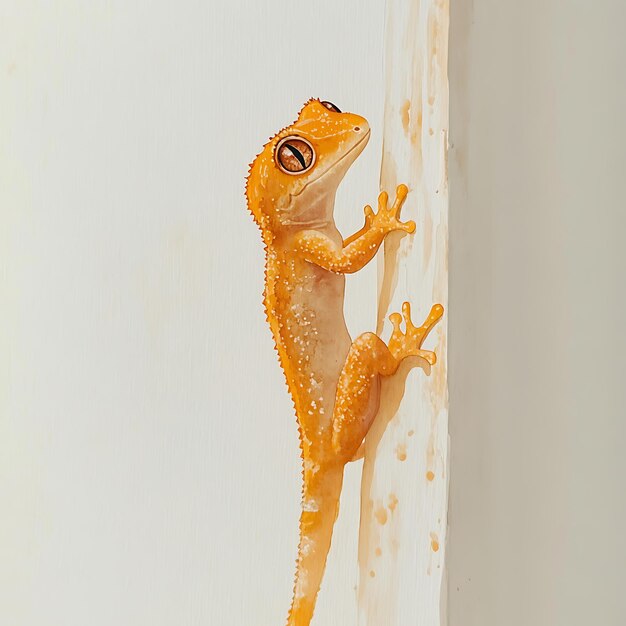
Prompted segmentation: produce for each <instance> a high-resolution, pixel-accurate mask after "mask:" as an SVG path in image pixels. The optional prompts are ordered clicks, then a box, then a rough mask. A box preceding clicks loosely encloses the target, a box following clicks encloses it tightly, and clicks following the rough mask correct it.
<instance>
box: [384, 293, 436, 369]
mask: <svg viewBox="0 0 626 626" xmlns="http://www.w3.org/2000/svg"><path fill="white" fill-rule="evenodd" d="M442 316H443V306H441V304H435V305H434V306H433V308H432V309H431V310H430V314H429V315H428V317H427V318H426V320H425V321H424V323H423V324H422V325H421V326H419V327H416V326H414V324H413V321H412V320H411V305H410V304H409V303H408V302H404V303H403V304H402V315H400V313H392V314H391V315H390V316H389V321H390V322H391V324H392V325H393V332H392V333H391V338H390V339H389V344H388V345H389V350H390V352H391V353H392V354H393V356H394V357H395V358H396V359H397V360H398V361H401V360H402V359H405V358H406V357H409V356H417V357H420V358H422V359H424V360H425V361H427V362H428V363H429V364H430V365H434V364H435V363H436V362H437V356H436V355H435V353H434V352H431V351H430V350H422V349H421V348H422V344H423V343H424V341H425V340H426V337H428V334H429V333H430V331H431V330H432V329H433V328H434V327H435V325H436V324H437V322H438V321H439V320H440V319H441V317H442ZM403 318H404V324H405V332H404V333H403V332H402V330H401V329H400V325H401V324H402V319H403Z"/></svg>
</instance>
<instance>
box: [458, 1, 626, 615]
mask: <svg viewBox="0 0 626 626" xmlns="http://www.w3.org/2000/svg"><path fill="white" fill-rule="evenodd" d="M451 19H452V23H451V30H450V59H451V64H450V81H451V83H450V84H451V122H450V128H451V135H450V140H451V143H452V146H453V147H452V150H451V153H450V163H451V166H450V181H451V182H450V188H451V205H450V226H451V228H450V307H449V312H450V316H449V324H450V335H449V337H450V350H449V359H450V420H451V423H450V435H451V441H452V445H451V450H452V457H451V459H452V462H451V472H450V475H451V482H450V489H451V492H450V511H449V521H450V535H449V539H450V540H449V544H448V568H449V594H450V596H449V618H450V620H449V623H450V626H502V625H506V626H589V625H591V624H598V625H602V626H623V624H625V623H626V596H625V594H624V591H623V582H624V563H626V536H625V534H624V520H626V498H625V497H624V491H625V490H624V479H625V477H626V455H625V454H624V442H625V441H626V392H625V389H626V386H625V385H624V380H623V378H624V353H625V352H626V332H624V320H626V297H625V295H624V270H625V269H626V256H625V253H624V233H625V232H626V194H625V192H624V163H625V162H626V124H625V123H624V111H626V81H625V80H624V62H625V61H626V39H625V38H624V23H625V22H626V4H625V3H624V2H620V1H619V0H615V1H610V0H601V1H596V2H582V1H578V0H571V1H570V2H564V1H558V0H533V1H531V2H517V1H514V0H498V1H488V0H473V2H453V3H452V16H451Z"/></svg>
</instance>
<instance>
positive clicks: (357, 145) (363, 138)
mask: <svg viewBox="0 0 626 626" xmlns="http://www.w3.org/2000/svg"><path fill="white" fill-rule="evenodd" d="M371 132H372V131H371V129H369V128H368V130H367V133H365V135H363V137H362V138H361V139H359V141H357V142H356V143H355V144H354V145H353V146H352V148H350V150H348V152H346V153H345V154H344V155H343V156H342V157H341V158H339V159H337V161H335V162H334V163H331V164H330V165H329V166H328V167H327V168H326V169H325V170H324V171H323V172H321V173H320V175H319V176H316V177H315V178H314V179H313V180H310V181H309V182H308V183H306V185H304V187H302V189H300V191H299V192H298V193H294V194H291V197H292V198H295V197H297V196H299V195H300V194H301V193H302V192H303V191H304V190H305V189H306V188H307V187H308V186H309V185H312V184H313V183H316V182H317V181H318V180H320V179H321V178H323V177H324V176H325V175H326V174H327V173H328V172H329V171H330V170H332V169H333V168H334V167H336V166H337V165H339V163H341V162H342V161H343V160H344V159H346V158H347V157H348V156H349V155H351V154H352V153H353V152H354V151H355V150H356V149H357V148H358V147H359V146H361V145H363V143H365V142H367V140H368V139H369V137H370V134H371Z"/></svg>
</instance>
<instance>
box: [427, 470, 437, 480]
mask: <svg viewBox="0 0 626 626" xmlns="http://www.w3.org/2000/svg"><path fill="white" fill-rule="evenodd" d="M426 480H428V481H433V480H435V474H434V472H431V471H430V470H428V471H427V472H426Z"/></svg>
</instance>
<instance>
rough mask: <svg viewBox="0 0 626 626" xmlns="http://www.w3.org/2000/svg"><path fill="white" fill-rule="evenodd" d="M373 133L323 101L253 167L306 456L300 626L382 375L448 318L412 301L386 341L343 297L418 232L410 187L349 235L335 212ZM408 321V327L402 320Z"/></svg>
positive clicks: (291, 619)
mask: <svg viewBox="0 0 626 626" xmlns="http://www.w3.org/2000/svg"><path fill="white" fill-rule="evenodd" d="M369 137H370V127H369V124H368V122H367V120H366V119H365V118H363V117H361V116H359V115H356V114H353V113H346V112H342V111H341V110H340V109H339V108H338V107H337V106H335V105H334V104H332V103H331V102H328V101H321V100H319V99H311V100H309V101H307V102H306V103H305V105H304V106H303V108H302V109H301V110H300V111H299V113H298V117H297V119H296V121H295V122H294V123H293V124H291V125H290V126H287V127H286V128H284V129H282V130H281V131H279V132H278V133H277V134H276V135H274V136H273V137H272V138H270V140H269V142H268V143H267V144H266V145H265V146H264V148H263V150H262V151H261V152H260V153H259V154H258V155H257V157H256V158H255V159H254V161H253V163H252V164H251V165H250V170H249V175H248V177H247V180H246V199H247V205H248V209H249V211H250V212H251V214H252V216H253V218H254V221H255V222H256V224H257V226H258V227H259V229H260V231H261V237H262V241H263V244H264V249H265V290H264V306H265V313H266V317H267V321H268V323H269V326H270V329H271V332H272V335H273V338H274V342H275V347H276V351H277V352H278V359H279V363H280V366H281V367H282V370H283V372H284V375H285V379H286V383H287V387H288V390H289V393H290V395H291V398H292V400H293V404H294V408H295V413H296V417H297V423H298V431H299V440H300V449H301V450H300V452H301V459H302V479H303V480H302V484H303V486H302V499H301V515H300V541H299V546H298V555H297V564H296V574H295V582H294V589H293V597H292V602H291V607H290V609H289V613H288V617H287V625H288V626H309V624H310V623H311V620H312V618H313V613H314V609H315V603H316V599H317V596H318V592H319V590H320V586H321V582H322V578H323V574H324V569H325V567H326V560H327V556H328V552H329V550H330V545H331V539H332V533H333V526H334V523H335V520H336V518H337V515H338V511H339V498H340V494H341V487H342V481H343V474H344V468H345V466H346V464H347V463H349V462H350V461H353V460H356V459H358V458H360V457H361V456H362V450H363V445H364V444H363V442H364V439H365V437H366V435H367V433H368V430H369V428H370V426H371V425H372V423H373V421H374V419H375V417H376V414H377V412H378V408H379V402H380V386H381V378H382V377H387V376H392V375H393V374H394V373H395V372H396V370H397V369H398V367H399V365H400V363H401V362H402V361H403V360H404V359H406V358H408V357H417V358H418V359H421V360H422V363H427V364H428V366H432V365H434V364H435V362H436V356H435V353H434V352H432V351H428V350H423V349H422V344H423V342H424V340H425V339H426V338H427V337H428V334H429V333H430V331H431V330H432V328H433V327H434V326H435V324H436V323H437V322H438V321H439V319H440V318H441V317H442V315H443V307H442V306H441V305H440V304H435V305H434V306H433V307H432V309H431V311H430V313H429V315H428V317H427V318H426V320H425V321H424V323H423V324H422V325H421V326H415V325H414V324H413V322H412V319H411V308H410V304H409V303H408V302H404V303H403V305H402V313H401V314H400V313H392V314H391V315H390V316H389V321H390V322H391V325H392V328H393V330H392V334H391V337H390V339H389V341H388V342H387V343H385V342H384V341H383V340H382V339H381V338H380V337H378V336H377V335H376V334H375V333H372V332H366V333H364V334H362V335H360V336H359V337H357V338H356V339H355V340H354V341H353V340H352V339H351V337H350V334H349V332H348V329H347V327H346V323H345V319H344V315H343V305H344V291H345V275H346V274H351V273H354V272H357V271H358V270H359V269H361V268H362V267H364V266H365V265H366V264H367V263H368V262H369V261H370V260H371V259H372V258H373V257H374V256H375V254H376V252H377V250H378V248H379V247H380V246H381V244H382V242H383V240H384V238H385V237H386V236H387V235H388V234H389V233H391V232H393V231H404V232H405V233H408V234H411V233H413V232H414V231H415V223H414V222H412V221H407V222H402V221H401V220H400V217H399V214H400V209H401V207H402V205H403V203H404V201H405V198H406V196H407V193H408V188H407V187H406V185H398V187H397V189H396V197H395V200H394V202H393V203H390V202H389V197H388V194H387V193H386V192H384V191H383V192H381V193H380V195H379V196H378V210H377V211H376V212H375V211H374V210H373V209H372V208H371V206H369V205H367V206H366V207H365V209H364V213H365V222H364V225H363V227H362V228H361V229H360V230H359V231H357V232H356V233H354V234H353V235H352V236H350V237H348V238H347V239H344V238H343V237H342V235H341V234H340V232H339V230H338V229H337V227H336V225H335V221H334V217H333V214H334V204H335V195H336V191H337V188H338V186H339V183H340V182H341V180H342V179H343V177H344V176H345V174H346V172H347V171H348V169H349V168H350V166H351V165H352V163H353V162H354V161H355V160H356V158H357V157H358V156H359V155H360V154H361V152H362V151H363V149H364V148H365V145H366V144H367V142H368V140H369ZM403 321H404V329H403V327H402V326H403V325H402V322H403Z"/></svg>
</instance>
